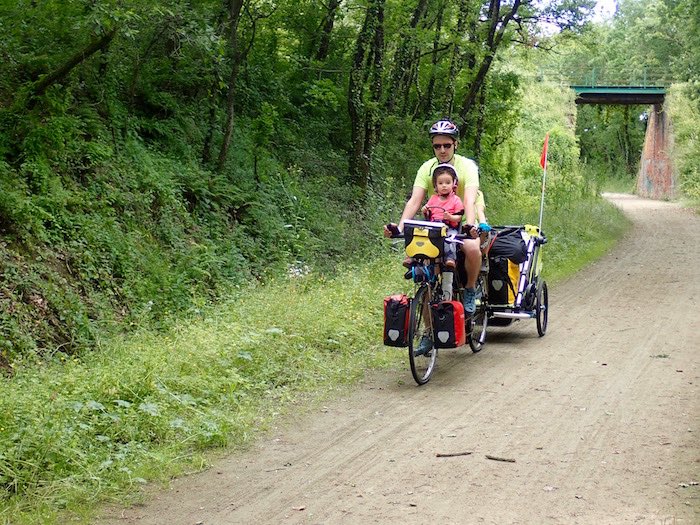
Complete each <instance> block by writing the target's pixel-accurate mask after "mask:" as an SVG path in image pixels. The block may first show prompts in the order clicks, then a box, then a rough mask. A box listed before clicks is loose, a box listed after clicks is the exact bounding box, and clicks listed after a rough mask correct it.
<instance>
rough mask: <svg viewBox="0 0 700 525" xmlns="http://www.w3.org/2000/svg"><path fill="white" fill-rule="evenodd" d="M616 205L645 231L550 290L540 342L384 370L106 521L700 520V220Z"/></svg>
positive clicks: (506, 339) (494, 338)
mask: <svg viewBox="0 0 700 525" xmlns="http://www.w3.org/2000/svg"><path fill="white" fill-rule="evenodd" d="M610 198H611V199H612V200H613V201H614V202H615V203H616V204H618V205H619V206H621V207H622V208H623V209H624V210H625V212H626V213H627V214H628V215H629V217H630V218H631V219H632V220H633V221H634V227H633V229H632V230H631V231H630V233H629V234H628V235H627V236H626V237H625V238H624V239H623V240H622V241H621V242H620V244H619V245H618V246H617V247H616V248H615V250H614V252H613V253H610V254H609V255H607V256H606V257H604V258H603V259H601V260H600V261H598V262H597V263H595V264H594V265H592V266H591V267H590V268H588V269H586V270H584V271H583V272H581V273H579V274H578V275H576V276H574V277H573V278H571V279H570V280H568V281H566V282H564V283H560V284H559V285H557V286H554V287H551V288H550V316H549V321H550V323H549V331H548V333H547V335H546V336H545V337H544V338H542V339H540V338H538V337H537V333H536V329H535V324H534V321H521V322H519V323H516V324H515V325H513V326H511V327H508V328H494V329H492V330H491V331H490V332H489V340H488V343H487V346H486V347H485V349H484V350H483V351H482V352H481V353H479V354H472V353H471V352H470V351H469V350H468V349H466V348H462V349H459V350H454V351H444V352H441V355H440V360H439V363H438V366H439V369H438V370H437V371H436V374H435V375H434V376H433V379H432V380H431V381H430V383H428V384H427V385H426V386H424V387H416V386H415V384H414V383H413V381H412V379H411V376H410V372H409V370H408V368H406V370H402V371H400V372H391V373H385V374H381V375H380V376H375V377H373V378H372V379H371V380H368V381H367V382H366V383H365V384H363V385H362V386H360V387H359V389H358V390H357V391H356V392H354V393H352V394H349V395H348V396H346V397H345V398H343V399H339V400H337V401H334V402H332V403H329V404H327V406H325V407H322V408H320V407H319V410H317V411H314V413H313V414H310V415H307V416H304V417H303V418H300V420H298V421H296V422H293V423H290V424H288V425H286V426H284V427H280V428H278V429H276V430H275V431H274V432H272V433H271V435H270V436H269V437H266V438H264V439H263V440H262V441H261V442H260V443H259V444H258V445H257V446H255V447H254V448H253V450H251V451H249V452H247V453H245V454H241V455H234V456H233V457H230V458H229V459H226V460H224V461H222V462H221V463H219V464H217V465H216V466H215V467H214V468H212V469H210V470H209V471H207V472H204V473H202V474H199V475H196V476H191V477H188V478H184V479H181V480H177V481H175V482H173V484H172V488H171V489H170V490H169V491H166V492H162V493H159V494H157V495H156V497H155V498H154V499H153V500H152V501H151V502H150V503H148V504H147V505H145V506H139V507H135V508H131V509H126V510H125V511H123V512H122V511H121V510H118V511H114V513H113V515H112V517H111V518H109V519H106V520H105V521H103V522H101V523H103V524H104V525H112V524H137V525H153V524H184V525H195V524H197V523H203V524H204V525H227V524H263V523H264V524H268V523H269V524H298V523H312V524H356V523H381V524H385V523H388V524H392V523H411V524H423V523H435V524H471V523H493V524H499V525H500V524H509V523H513V524H515V523H519V524H548V523H552V524H559V523H561V524H607V523H611V524H618V523H635V524H637V523H663V524H671V523H674V524H698V523H700V486H698V485H697V482H698V481H700V425H699V423H700V398H699V397H698V386H699V385H700V377H699V375H700V372H699V369H698V365H699V363H700V218H698V217H696V216H694V215H693V214H692V213H691V212H689V211H688V210H684V209H682V208H680V207H678V206H677V205H675V204H670V203H663V202H658V201H648V200H641V199H638V198H635V197H632V196H625V195H612V196H610ZM547 249H552V250H554V249H556V244H555V242H552V243H551V244H550V245H549V246H548V247H547ZM407 366H408V365H407ZM463 452H470V453H471V454H469V455H458V456H453V457H437V456H436V454H449V453H463ZM486 455H491V456H497V457H500V458H505V459H511V460H514V462H510V461H508V462H505V461H498V460H492V459H488V458H487V457H486Z"/></svg>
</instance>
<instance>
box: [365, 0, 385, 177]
mask: <svg viewBox="0 0 700 525" xmlns="http://www.w3.org/2000/svg"><path fill="white" fill-rule="evenodd" d="M372 57H373V60H372V74H371V77H370V78H371V86H370V104H369V109H368V111H367V119H366V123H365V151H364V156H363V165H362V177H363V180H362V182H361V185H362V187H363V188H366V187H367V185H368V184H369V183H370V182H371V180H372V158H373V156H374V148H375V146H376V145H377V143H378V142H379V138H380V136H381V132H382V119H381V116H380V114H379V105H380V103H381V99H382V73H383V65H384V0H380V1H378V2H377V11H376V29H375V31H374V40H373V41H372Z"/></svg>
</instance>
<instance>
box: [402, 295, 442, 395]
mask: <svg viewBox="0 0 700 525" xmlns="http://www.w3.org/2000/svg"><path fill="white" fill-rule="evenodd" d="M429 303H430V298H429V293H428V287H427V286H421V287H420V288H418V291H417V292H416V296H415V297H414V298H413V300H412V301H411V314H410V320H409V325H408V360H409V362H410V363H411V374H413V379H415V380H416V383H418V384H419V385H424V384H425V383H427V382H428V381H430V376H432V375H433V370H435V363H436V362H437V354H438V351H437V348H435V347H434V345H433V331H432V323H431V312H430V304H429Z"/></svg>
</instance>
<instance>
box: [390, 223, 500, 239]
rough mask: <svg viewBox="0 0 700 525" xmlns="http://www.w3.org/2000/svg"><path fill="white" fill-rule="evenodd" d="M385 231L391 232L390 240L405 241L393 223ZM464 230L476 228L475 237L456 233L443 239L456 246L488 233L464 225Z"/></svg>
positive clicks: (402, 234) (477, 227) (478, 228)
mask: <svg viewBox="0 0 700 525" xmlns="http://www.w3.org/2000/svg"><path fill="white" fill-rule="evenodd" d="M386 228H387V230H389V231H390V232H391V237H390V239H405V238H406V237H405V235H404V233H403V232H402V231H401V230H399V227H398V226H397V225H396V224H394V223H389V224H387V225H386ZM463 228H464V229H465V230H467V231H469V230H471V229H472V228H476V237H472V236H471V235H469V234H468V233H457V234H452V235H448V236H447V237H445V241H446V242H451V243H457V244H462V243H463V242H464V240H466V239H478V238H479V235H481V234H482V233H485V232H488V231H489V230H482V229H481V228H480V227H479V226H475V225H472V224H465V225H464V227H463Z"/></svg>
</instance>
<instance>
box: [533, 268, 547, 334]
mask: <svg viewBox="0 0 700 525" xmlns="http://www.w3.org/2000/svg"><path fill="white" fill-rule="evenodd" d="M535 307H536V308H537V315H536V319H537V334H538V335H539V336H540V337H542V336H543V335H544V334H546V333H547V322H548V321H549V293H548V291H547V282H546V281H542V286H541V287H540V289H539V290H537V300H536V301H535Z"/></svg>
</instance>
